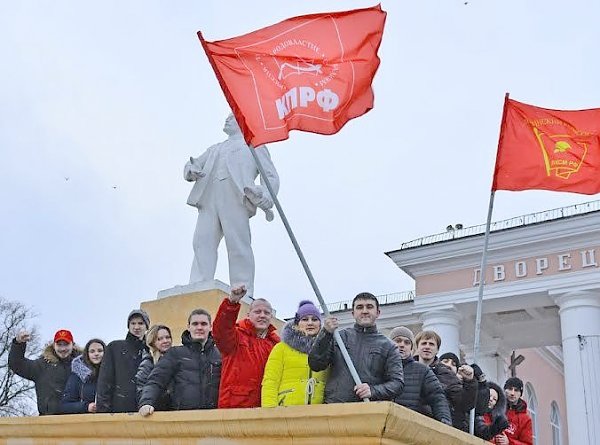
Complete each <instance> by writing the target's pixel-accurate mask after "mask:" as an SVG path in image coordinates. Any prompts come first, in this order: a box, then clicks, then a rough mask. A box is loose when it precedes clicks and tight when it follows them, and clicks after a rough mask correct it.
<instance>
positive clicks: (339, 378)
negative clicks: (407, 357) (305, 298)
mask: <svg viewBox="0 0 600 445" xmlns="http://www.w3.org/2000/svg"><path fill="white" fill-rule="evenodd" d="M379 314H380V311H379V302H378V301H377V298H376V297H375V296H374V295H373V294H370V293H368V292H363V293H360V294H358V295H357V296H356V297H354V300H353V301H352V316H353V317H354V321H355V324H354V326H353V327H351V328H346V329H342V330H340V337H341V338H342V341H343V342H344V344H345V345H346V347H347V348H348V353H349V354H350V358H351V359H352V362H353V363H354V366H355V367H356V372H357V373H358V375H359V377H360V379H361V382H362V383H361V384H360V385H356V384H355V383H354V379H353V378H352V376H351V374H350V371H349V370H348V366H347V365H346V363H345V361H344V359H343V358H342V354H341V352H340V349H339V347H338V346H337V344H335V341H334V339H333V332H334V331H335V330H336V329H337V328H338V321H337V318H335V317H328V318H326V319H325V322H324V323H323V329H321V332H319V335H318V336H317V339H316V340H315V344H314V345H313V347H312V349H311V351H310V353H309V354H308V364H309V366H310V368H311V369H312V370H313V371H323V370H324V369H326V368H327V367H328V366H330V365H331V370H330V374H329V377H328V379H327V383H326V384H325V403H343V402H360V401H361V399H364V398H369V399H371V400H393V399H394V397H395V396H396V394H398V393H400V392H402V387H403V386H404V380H403V377H402V359H401V358H400V353H399V352H398V348H396V346H395V345H394V343H393V342H392V341H391V340H390V339H389V338H387V337H386V336H385V335H383V334H381V333H379V332H378V331H377V325H376V324H375V320H377V318H378V317H379Z"/></svg>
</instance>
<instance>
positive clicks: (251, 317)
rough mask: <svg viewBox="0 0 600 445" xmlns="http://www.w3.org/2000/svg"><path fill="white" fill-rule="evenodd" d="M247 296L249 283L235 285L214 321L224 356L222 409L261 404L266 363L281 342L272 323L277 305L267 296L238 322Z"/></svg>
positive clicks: (253, 305) (220, 390)
mask: <svg viewBox="0 0 600 445" xmlns="http://www.w3.org/2000/svg"><path fill="white" fill-rule="evenodd" d="M244 295H246V286H244V285H242V286H239V287H235V288H232V289H231V295H229V297H227V298H225V299H224V300H223V302H222V303H221V306H219V310H218V311H217V316H216V317H215V321H214V323H213V332H212V333H213V338H214V339H215V343H216V344H217V347H218V348H219V351H221V356H222V359H223V368H222V370H221V385H220V387H219V408H254V407H259V406H260V389H261V383H262V379H263V374H264V371H265V364H266V363H267V359H268V358H269V354H270V353H271V349H273V346H275V345H276V344H277V343H279V336H278V335H277V334H276V333H275V326H273V325H272V324H271V318H272V316H273V308H272V307H271V303H269V302H268V301H267V300H265V299H264V298H257V299H256V300H254V301H253V302H252V304H251V305H250V309H249V311H248V315H247V316H246V318H244V319H243V320H241V321H239V322H238V323H236V320H237V317H238V314H239V312H240V308H241V305H240V300H241V299H242V297H243V296H244Z"/></svg>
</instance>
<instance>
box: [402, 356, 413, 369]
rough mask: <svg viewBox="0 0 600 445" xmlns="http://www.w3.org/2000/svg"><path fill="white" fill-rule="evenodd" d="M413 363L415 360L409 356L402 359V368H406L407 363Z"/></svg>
mask: <svg viewBox="0 0 600 445" xmlns="http://www.w3.org/2000/svg"><path fill="white" fill-rule="evenodd" d="M414 361H415V359H414V358H413V356H412V355H409V356H408V357H406V358H403V359H402V366H406V365H408V364H409V363H412V362H414Z"/></svg>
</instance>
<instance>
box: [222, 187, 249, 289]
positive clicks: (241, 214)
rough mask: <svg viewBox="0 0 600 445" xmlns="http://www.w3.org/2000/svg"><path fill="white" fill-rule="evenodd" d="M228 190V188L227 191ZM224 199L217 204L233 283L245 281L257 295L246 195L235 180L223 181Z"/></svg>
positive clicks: (230, 280) (230, 279)
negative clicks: (244, 199) (244, 195)
mask: <svg viewBox="0 0 600 445" xmlns="http://www.w3.org/2000/svg"><path fill="white" fill-rule="evenodd" d="M225 189H226V190H225ZM220 191H221V192H223V193H221V194H220V196H221V199H219V201H218V203H217V208H218V213H219V217H220V221H221V227H222V230H223V234H224V235H225V244H226V246H227V257H228V259H229V284H230V285H231V286H236V285H239V284H245V285H246V288H247V289H248V292H247V294H246V295H248V296H250V297H252V296H253V295H254V253H253V252H252V245H251V235H250V217H249V215H248V209H247V208H246V207H245V206H244V204H243V200H242V197H241V196H240V193H239V191H237V189H236V187H235V184H234V183H233V181H231V180H229V179H226V180H223V181H220Z"/></svg>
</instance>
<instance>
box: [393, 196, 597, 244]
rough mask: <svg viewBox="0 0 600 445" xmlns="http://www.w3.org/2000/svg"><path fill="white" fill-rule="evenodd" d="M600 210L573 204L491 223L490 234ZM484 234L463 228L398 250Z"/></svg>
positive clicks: (589, 204) (593, 204)
mask: <svg viewBox="0 0 600 445" xmlns="http://www.w3.org/2000/svg"><path fill="white" fill-rule="evenodd" d="M599 210H600V201H591V202H586V203H583V204H575V205H572V206H568V207H562V208H559V209H553V210H546V211H543V212H537V213H531V214H529V215H523V216H517V217H515V218H511V219H505V220H503V221H496V222H492V225H491V227H490V232H496V231H499V230H506V229H512V228H513V227H521V226H527V225H529V224H538V223H541V222H545V221H552V220H555V219H561V218H568V217H571V216H576V215H583V214H586V213H591V212H597V211H599ZM484 233H485V224H481V225H479V226H472V227H465V228H464V229H451V230H449V231H447V232H444V233H438V234H436V235H429V236H425V237H423V238H418V239H416V240H413V241H408V242H406V243H402V245H401V246H400V249H398V250H404V249H412V248H414V247H420V246H425V245H428V244H434V243H439V242H441V241H449V240H452V239H457V238H465V237H468V236H473V235H481V234H484Z"/></svg>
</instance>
